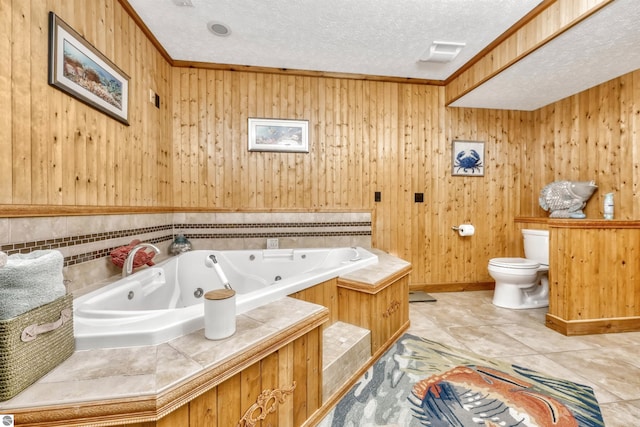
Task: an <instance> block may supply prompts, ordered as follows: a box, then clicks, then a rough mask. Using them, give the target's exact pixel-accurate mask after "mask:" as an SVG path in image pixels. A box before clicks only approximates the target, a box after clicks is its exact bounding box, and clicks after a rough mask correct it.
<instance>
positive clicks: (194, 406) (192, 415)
mask: <svg viewBox="0 0 640 427" xmlns="http://www.w3.org/2000/svg"><path fill="white" fill-rule="evenodd" d="M185 406H188V407H189V418H188V420H187V422H186V423H183V424H182V425H189V426H193V427H196V426H211V427H218V426H220V424H219V423H218V412H217V410H216V409H217V407H218V387H214V388H212V389H211V390H208V391H206V392H204V393H203V394H201V395H200V396H198V397H197V398H196V399H193V400H192V401H191V402H189V404H188V405H185ZM172 415H173V413H171V414H169V415H168V416H172ZM220 427H221V426H220Z"/></svg>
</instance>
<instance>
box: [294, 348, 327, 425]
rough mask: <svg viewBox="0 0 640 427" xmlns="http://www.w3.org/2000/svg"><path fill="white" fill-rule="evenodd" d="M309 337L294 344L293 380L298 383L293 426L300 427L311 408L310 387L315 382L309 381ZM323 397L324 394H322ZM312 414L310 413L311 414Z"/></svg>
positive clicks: (295, 394)
mask: <svg viewBox="0 0 640 427" xmlns="http://www.w3.org/2000/svg"><path fill="white" fill-rule="evenodd" d="M309 344H310V343H309V339H308V335H306V336H304V337H301V338H298V339H297V340H295V341H294V343H293V380H294V381H295V382H296V389H295V392H294V393H293V396H292V397H293V399H292V400H293V424H294V425H296V426H300V425H302V424H303V423H304V421H305V420H306V419H307V417H308V416H307V415H308V411H309V409H310V408H309V407H308V406H307V405H308V402H307V397H308V394H309V391H308V390H309V387H313V384H314V383H313V382H308V380H309V366H308V364H307V352H308V350H309V348H308V346H309ZM320 395H322V393H321V394H320ZM310 413H311V412H309V414H310Z"/></svg>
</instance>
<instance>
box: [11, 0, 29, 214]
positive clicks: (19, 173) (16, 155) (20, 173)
mask: <svg viewBox="0 0 640 427" xmlns="http://www.w3.org/2000/svg"><path fill="white" fill-rule="evenodd" d="M12 11H13V15H12V19H11V24H12V26H11V28H12V37H11V40H12V43H13V44H12V48H11V86H12V96H11V100H12V105H11V110H12V114H13V117H14V120H12V121H11V125H12V126H11V127H12V135H11V140H12V141H13V150H12V152H13V158H12V162H11V167H12V175H13V180H12V183H13V188H12V192H13V195H12V202H13V203H15V204H29V203H31V167H32V163H31V151H32V150H31V137H30V128H31V120H32V118H31V108H30V107H31V92H30V88H31V87H30V86H31V67H30V65H31V63H30V62H29V61H27V60H26V59H27V58H29V57H30V56H31V37H30V35H31V28H30V26H31V9H30V3H29V2H15V1H14V2H13V4H12ZM18 35H22V36H20V37H19V36H18ZM16 117H17V118H19V120H16V119H15V118H16Z"/></svg>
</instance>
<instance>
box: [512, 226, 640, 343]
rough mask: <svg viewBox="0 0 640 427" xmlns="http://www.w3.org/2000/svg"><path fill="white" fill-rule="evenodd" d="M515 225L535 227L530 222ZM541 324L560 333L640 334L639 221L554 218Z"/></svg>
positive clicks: (550, 236) (551, 227)
mask: <svg viewBox="0 0 640 427" xmlns="http://www.w3.org/2000/svg"><path fill="white" fill-rule="evenodd" d="M531 220H532V219H531V218H529V219H526V218H522V219H519V220H518V221H517V222H519V223H520V224H527V226H528V227H529V228H536V227H534V226H529V225H535V221H531ZM540 225H543V227H539V228H548V229H549V287H550V292H549V312H548V313H547V317H546V324H547V326H548V327H549V328H551V329H554V330H556V331H558V332H560V333H562V334H564V335H586V334H603V333H611V332H630V331H640V221H627V220H624V221H622V220H590V219H555V218H549V219H545V220H544V224H540Z"/></svg>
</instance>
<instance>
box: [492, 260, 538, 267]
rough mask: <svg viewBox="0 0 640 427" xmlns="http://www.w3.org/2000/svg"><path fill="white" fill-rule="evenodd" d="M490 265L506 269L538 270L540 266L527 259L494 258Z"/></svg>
mask: <svg viewBox="0 0 640 427" xmlns="http://www.w3.org/2000/svg"><path fill="white" fill-rule="evenodd" d="M489 264H490V265H493V266H496V267H505V268H536V269H537V268H538V267H540V264H539V263H537V262H535V261H532V260H530V259H526V258H492V259H491V260H489Z"/></svg>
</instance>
